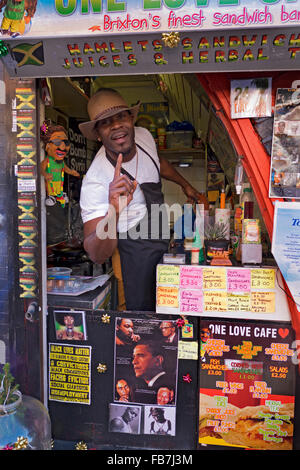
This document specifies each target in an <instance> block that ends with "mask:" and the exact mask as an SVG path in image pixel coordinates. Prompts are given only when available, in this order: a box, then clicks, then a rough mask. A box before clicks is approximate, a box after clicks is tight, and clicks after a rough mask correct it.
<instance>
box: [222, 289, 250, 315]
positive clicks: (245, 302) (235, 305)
mask: <svg viewBox="0 0 300 470" xmlns="http://www.w3.org/2000/svg"><path fill="white" fill-rule="evenodd" d="M227 307H228V311H230V312H250V311H251V297H250V294H244V295H235V294H229V293H228V295H227Z"/></svg>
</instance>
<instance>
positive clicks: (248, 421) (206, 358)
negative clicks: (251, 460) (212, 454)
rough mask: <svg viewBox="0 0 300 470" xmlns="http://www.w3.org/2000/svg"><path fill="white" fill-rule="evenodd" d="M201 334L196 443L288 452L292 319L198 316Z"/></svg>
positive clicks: (293, 365)
mask: <svg viewBox="0 0 300 470" xmlns="http://www.w3.org/2000/svg"><path fill="white" fill-rule="evenodd" d="M200 338H201V345H200V350H201V355H200V357H201V360H200V381H199V382H200V390H199V443H200V444H204V445H209V444H210V445H219V446H225V447H228V446H233V447H240V448H248V449H258V450H292V448H293V435H294V412H295V411H294V408H295V391H296V390H295V385H296V375H295V374H296V360H295V359H296V358H295V338H294V332H293V329H292V327H291V325H290V323H287V322H282V323H279V322H253V321H234V320H226V321H223V320H216V319H211V320H207V319H203V320H202V319H201V323H200Z"/></svg>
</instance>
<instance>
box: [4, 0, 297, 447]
mask: <svg viewBox="0 0 300 470" xmlns="http://www.w3.org/2000/svg"><path fill="white" fill-rule="evenodd" d="M50 3H51V2H50ZM50 3H49V4H48V3H47V2H44V0H40V1H39V2H36V4H35V5H33V6H32V7H31V8H29V7H28V5H27V6H25V7H24V8H25V12H24V11H23V13H22V14H21V19H20V24H19V25H18V24H16V23H12V24H11V25H8V23H7V22H4V23H3V24H2V29H1V31H2V36H1V41H2V42H1V43H0V45H1V55H2V58H1V62H0V80H1V81H0V113H1V117H0V135H1V142H0V148H1V150H2V153H1V155H2V156H1V157H0V158H1V161H2V160H3V163H4V165H3V169H2V170H1V172H0V178H1V184H3V188H5V191H6V198H4V199H2V198H1V200H0V202H1V207H0V211H1V214H0V215H1V217H2V219H3V220H2V219H1V218H0V229H1V232H0V235H1V237H2V238H1V240H3V244H2V246H1V248H0V255H1V257H0V263H2V264H1V276H2V277H1V282H2V287H3V288H2V290H1V295H2V297H1V298H0V301H1V304H0V307H1V309H2V310H3V311H2V310H1V311H0V325H1V330H0V366H1V367H0V373H1V371H2V365H3V364H6V363H10V364H11V369H12V372H13V374H14V376H15V377H16V381H17V383H19V384H20V389H21V390H22V392H23V393H24V394H26V395H30V396H33V397H35V398H36V399H38V400H40V401H41V402H42V403H43V405H44V407H45V409H46V410H47V413H48V414H49V419H50V421H51V433H52V439H53V442H54V447H53V448H54V450H56V449H59V450H60V449H67V450H75V449H77V450H86V449H95V450H101V451H103V450H118V451H121V450H128V449H130V450H134V451H136V452H138V451H139V450H141V449H148V450H151V451H153V450H157V449H158V450H161V451H166V450H170V451H180V450H189V451H197V453H198V452H199V453H200V451H201V450H202V451H203V450H241V449H243V450H248V449H251V450H279V451H280V450H297V449H299V448H300V442H299V418H298V415H299V412H298V414H297V403H298V400H299V398H298V394H299V368H298V358H297V350H298V347H297V345H298V340H299V338H300V337H299V335H300V316H299V315H300V311H299V310H298V306H299V303H300V299H299V297H300V294H299V289H300V277H299V268H298V266H299V252H300V251H299V246H300V242H299V239H300V237H299V234H298V230H299V219H300V217H299V213H300V212H299V211H300V209H299V203H298V202H297V199H298V198H299V197H300V194H299V188H300V177H299V175H300V161H299V157H298V152H297V148H299V142H300V126H299V122H300V115H299V116H298V113H299V110H298V106H299V98H298V96H299V88H298V85H299V83H298V82H297V80H298V72H297V71H298V70H299V60H300V59H299V57H300V55H299V44H300V39H299V33H298V29H297V27H298V24H299V11H300V2H299V1H295V2H293V3H292V4H291V3H289V2H285V1H283V0H282V1H280V2H277V3H270V2H267V1H266V2H264V1H261V2H258V1H257V2H252V3H253V4H251V6H250V5H249V2H247V1H244V2H240V3H238V2H236V1H235V0H232V1H231V2H229V1H228V0H226V2H224V1H223V0H219V1H217V0H211V1H207V2H204V1H203V2H199V1H198V2H197V1H192V0H185V1H183V0H163V1H146V0H145V1H136V2H125V1H124V2H123V1H122V2H120V1H114V0H112V1H110V0H109V1H107V2H91V3H86V2H83V1H82V2H76V1H71V0H70V1H68V2H61V1H58V0H55V1H54V0H53V2H52V3H53V4H51V5H50ZM133 3H134V5H133ZM297 7H298V9H299V11H298V9H297ZM6 8H8V9H9V8H10V7H9V5H8V6H7V7H6ZM6 8H5V11H7V10H6ZM4 17H5V18H7V17H6V16H5V13H4ZM22 25H23V26H22ZM103 86H104V87H113V88H116V89H117V90H118V91H120V93H121V94H124V95H125V97H126V99H127V101H128V103H129V104H130V105H131V104H132V105H133V104H135V103H136V102H137V101H138V100H140V101H141V102H142V105H141V108H140V114H139V119H138V124H137V125H138V126H140V127H146V128H147V129H148V130H149V131H150V132H151V134H152V136H153V137H154V139H155V142H156V145H157V152H158V155H159V156H160V157H163V158H166V159H168V161H169V162H171V163H172V164H173V166H174V167H176V168H177V169H178V171H181V172H182V175H184V177H185V178H187V179H190V180H191V181H192V183H193V186H195V187H196V188H197V190H198V191H200V192H203V193H205V196H206V198H207V201H208V204H207V207H203V206H202V205H197V206H195V205H191V204H188V203H187V202H186V200H185V199H182V197H183V196H182V194H180V195H179V193H178V192H176V190H174V187H172V185H169V184H168V183H169V182H165V183H164V192H165V202H166V203H167V206H168V208H171V211H170V213H171V215H170V219H169V220H170V224H169V225H170V246H169V250H168V252H166V253H165V255H164V256H163V258H162V259H161V261H160V263H159V264H158V265H157V269H156V308H155V311H151V312H148V311H128V310H126V309H124V308H122V307H121V287H122V285H121V282H120V278H119V277H118V275H117V273H116V272H113V269H112V262H111V259H108V260H107V261H106V262H105V263H104V264H103V265H96V264H95V263H93V262H92V261H91V260H90V259H89V257H88V255H87V253H85V251H84V248H83V224H82V220H81V217H80V204H79V200H80V187H81V182H82V180H83V178H84V177H85V175H86V172H87V171H88V168H89V166H90V164H91V162H92V160H93V158H94V156H95V154H96V153H97V151H98V150H99V145H98V144H96V143H95V142H90V141H87V140H86V139H85V138H83V136H82V135H81V134H80V131H79V129H78V124H79V123H80V122H83V121H87V120H88V119H89V118H88V115H87V111H86V107H87V103H88V99H89V98H90V96H91V95H92V94H93V93H94V92H96V91H97V90H98V89H99V88H101V87H103ZM282 122H284V125H282ZM53 125H55V126H62V128H63V129H64V132H65V133H66V136H65V138H64V139H63V141H64V142H65V144H66V145H67V146H68V148H69V153H68V154H65V163H64V166H61V164H59V162H58V161H57V160H56V161H55V162H54V163H51V165H52V166H51V169H52V170H53V168H55V171H58V170H57V168H58V167H59V171H58V172H60V180H59V185H60V193H59V195H58V194H54V193H51V191H50V192H49V188H50V186H51V185H49V184H48V186H47V184H45V182H47V176H45V175H46V174H47V168H48V169H49V168H50V163H49V161H48V162H46V163H43V162H44V161H45V157H46V159H47V155H46V154H47V153H49V151H48V150H47V143H49V141H46V144H45V139H44V140H43V138H44V137H45V135H46V134H47V132H48V130H49V129H52V127H51V126H53ZM40 129H42V131H43V132H44V134H42V133H40ZM53 132H58V131H57V130H56V131H53ZM2 136H3V138H2ZM42 144H44V145H42ZM48 157H49V155H48ZM44 165H45V166H44ZM59 165H60V166H59ZM62 168H63V171H62ZM43 169H44V170H45V171H44V172H43ZM52 170H51V171H52ZM69 170H70V171H69ZM49 181H53V182H54V179H50V180H49ZM53 194H54V195H53ZM57 196H58V197H59V199H60V200H58V198H57ZM172 204H174V205H176V207H177V209H178V208H179V209H180V210H179V213H175V210H174V206H172ZM198 210H199V211H198ZM4 221H5V223H4ZM182 229H183V230H182ZM1 250H2V251H1ZM2 325H3V326H2ZM145 351H147V354H149V355H151V357H152V358H153V362H154V363H155V367H154V366H153V369H155V372H153V377H152V378H151V380H150V379H149V377H148V376H147V380H146V379H145V377H146V373H145V371H143V370H142V369H143V367H144V366H143V365H142V363H141V356H142V355H143V354H145ZM1 377H2V376H1ZM3 380H4V379H3ZM0 405H1V403H0ZM1 419H2V416H1V408H0V431H1ZM3 422H4V421H2V423H3ZM0 436H1V432H0ZM4 436H5V434H4ZM19 437H20V435H16V436H15V438H16V439H15V442H19V441H18V438H19ZM21 437H22V436H21ZM23 437H25V438H26V439H28V441H26V442H29V444H30V433H29V434H28V436H23ZM1 439H2V437H1ZM4 439H5V438H4ZM13 441H14V439H13V438H11V437H10V442H4V441H3V442H2V440H0V448H1V447H2V448H5V446H12V447H13V446H14V443H15V442H13ZM25 447H26V446H25ZM29 447H30V446H28V448H29ZM31 448H34V446H33V444H32V445H31ZM37 448H38V447H37Z"/></svg>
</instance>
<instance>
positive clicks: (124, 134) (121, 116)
mask: <svg viewBox="0 0 300 470" xmlns="http://www.w3.org/2000/svg"><path fill="white" fill-rule="evenodd" d="M97 132H98V135H99V140H100V141H101V142H102V143H103V145H104V147H105V149H106V151H107V153H108V154H109V156H111V157H118V155H119V154H120V153H122V154H123V157H124V159H126V157H133V156H134V155H135V145H134V124H133V118H132V115H131V114H130V112H129V111H122V112H120V113H118V114H115V115H114V116H111V117H109V118H106V119H102V120H101V121H99V122H98V123H97Z"/></svg>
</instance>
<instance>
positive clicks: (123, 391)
mask: <svg viewBox="0 0 300 470" xmlns="http://www.w3.org/2000/svg"><path fill="white" fill-rule="evenodd" d="M177 371H178V327H177V325H176V322H175V321H173V320H163V321H162V320H154V319H137V318H119V317H117V318H116V322H115V354H114V402H116V403H137V404H142V405H146V404H147V405H148V404H149V405H160V406H166V407H168V406H174V405H175V404H176V394H177Z"/></svg>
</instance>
